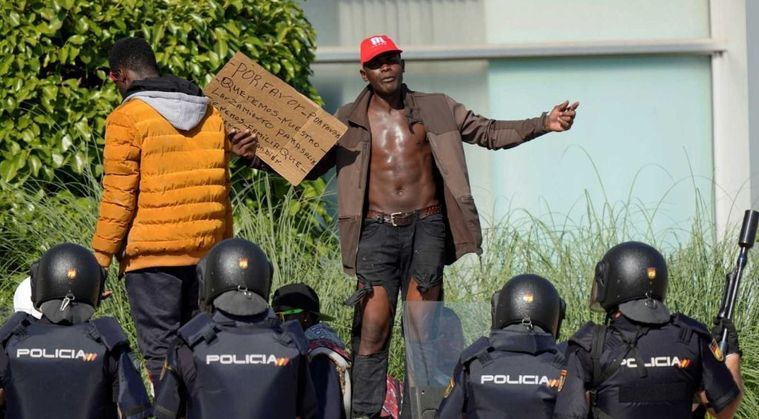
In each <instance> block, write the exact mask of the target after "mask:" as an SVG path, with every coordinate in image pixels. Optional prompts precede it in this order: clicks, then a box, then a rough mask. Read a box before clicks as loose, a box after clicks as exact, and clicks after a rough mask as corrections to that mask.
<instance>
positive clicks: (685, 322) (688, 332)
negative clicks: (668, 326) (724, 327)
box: [672, 313, 712, 343]
mask: <svg viewBox="0 0 759 419" xmlns="http://www.w3.org/2000/svg"><path fill="white" fill-rule="evenodd" d="M672 323H673V324H674V325H675V326H677V327H679V328H680V329H681V331H682V332H681V333H680V341H681V342H684V343H688V342H690V338H691V336H692V335H693V333H696V334H697V335H701V336H702V337H703V338H705V339H707V340H711V339H712V334H711V333H710V332H709V329H707V328H706V325H704V324H703V323H701V322H700V321H698V320H696V319H694V318H691V317H688V316H686V315H685V314H682V313H676V314H675V315H673V316H672Z"/></svg>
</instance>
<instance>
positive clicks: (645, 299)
mask: <svg viewBox="0 0 759 419" xmlns="http://www.w3.org/2000/svg"><path fill="white" fill-rule="evenodd" d="M666 296H667V263H666V261H665V260H664V256H662V254H661V253H659V251H658V250H656V249H655V248H653V247H651V246H649V245H647V244H645V243H641V242H635V241H630V242H625V243H621V244H618V245H616V246H614V247H612V248H611V249H609V251H608V252H606V254H605V255H604V257H603V259H601V261H600V262H598V264H597V265H596V274H595V280H594V282H593V290H592V291H591V300H590V308H591V309H593V310H596V311H605V312H607V313H609V312H611V311H613V310H616V309H619V311H621V312H622V314H624V315H625V316H626V317H628V318H630V319H632V320H635V321H638V322H642V323H651V324H660V323H665V322H667V321H668V320H669V317H670V314H669V310H667V307H666V306H665V305H664V299H665V298H666Z"/></svg>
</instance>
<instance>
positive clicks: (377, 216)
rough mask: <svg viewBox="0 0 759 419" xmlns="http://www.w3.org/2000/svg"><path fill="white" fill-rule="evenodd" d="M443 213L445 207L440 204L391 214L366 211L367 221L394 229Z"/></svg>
mask: <svg viewBox="0 0 759 419" xmlns="http://www.w3.org/2000/svg"><path fill="white" fill-rule="evenodd" d="M441 212H443V206H442V205H440V204H435V205H430V206H429V207H427V208H422V209H418V210H414V211H399V212H393V213H390V214H387V213H384V212H379V211H374V210H368V211H366V219H368V220H373V221H377V222H378V223H389V224H391V225H392V226H393V227H399V226H407V225H409V224H411V223H413V222H414V220H417V219H419V220H421V219H424V218H427V217H429V216H430V215H435V214H440V213H441Z"/></svg>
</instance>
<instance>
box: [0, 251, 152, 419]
mask: <svg viewBox="0 0 759 419" xmlns="http://www.w3.org/2000/svg"><path fill="white" fill-rule="evenodd" d="M105 278H106V273H105V271H104V270H103V269H102V268H101V267H100V265H98V263H97V260H95V256H94V255H93V254H92V252H90V251H89V250H87V249H85V248H83V247H81V246H78V245H76V244H70V243H65V244H61V245H58V246H55V247H53V248H51V249H50V250H49V251H47V252H46V253H45V254H44V255H43V256H42V258H41V259H40V260H39V261H38V262H36V263H34V264H33V265H32V269H31V288H32V291H31V295H32V301H33V303H34V308H36V309H37V310H39V311H40V312H42V317H41V318H40V319H37V318H35V317H34V316H32V315H30V314H27V313H25V312H18V313H16V314H15V315H13V317H11V318H10V319H9V320H8V321H7V322H6V323H5V324H4V325H3V327H2V328H0V342H2V351H0V385H2V387H3V390H2V391H3V393H4V396H5V397H4V401H5V415H6V417H8V418H53V417H54V418H71V419H102V418H112V419H115V418H117V417H119V410H120V412H121V417H124V418H146V417H148V416H150V414H151V409H150V402H149V400H148V396H147V393H146V392H145V387H144V385H143V383H142V379H141V377H140V374H139V372H138V371H137V369H136V368H135V367H134V363H133V360H132V357H131V356H132V352H131V350H130V348H129V341H128V340H127V338H126V336H125V334H124V332H123V331H122V329H121V327H120V326H119V324H118V323H117V322H116V320H115V319H113V318H111V317H101V318H99V319H95V320H90V318H91V317H92V315H93V313H94V312H95V309H96V308H97V306H98V304H99V302H100V297H101V293H102V291H103V286H104V283H105Z"/></svg>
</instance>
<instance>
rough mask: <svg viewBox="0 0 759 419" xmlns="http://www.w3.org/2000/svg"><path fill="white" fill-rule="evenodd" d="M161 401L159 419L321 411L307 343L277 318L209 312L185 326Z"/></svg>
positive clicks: (297, 327)
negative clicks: (318, 407) (314, 385)
mask: <svg viewBox="0 0 759 419" xmlns="http://www.w3.org/2000/svg"><path fill="white" fill-rule="evenodd" d="M178 334H179V339H178V340H177V342H176V343H175V344H174V345H173V347H172V348H170V349H169V352H168V355H167V360H166V365H165V366H164V371H163V373H162V374H161V383H160V391H159V393H158V398H157V400H156V402H155V405H156V407H155V414H156V418H175V417H183V416H182V415H183V410H184V409H185V408H186V417H187V418H188V419H196V418H205V419H209V418H211V419H213V418H248V419H256V418H260V419H268V418H282V419H287V418H295V417H296V416H298V417H300V418H303V419H309V418H313V417H314V416H315V414H316V399H315V395H314V388H313V384H312V382H311V378H310V371H309V367H308V359H307V351H308V344H307V342H306V339H305V336H304V335H303V331H302V329H301V328H300V325H298V324H297V322H286V323H281V322H280V321H279V319H277V318H276V316H274V315H273V313H266V314H264V315H262V316H257V317H251V316H246V317H239V316H232V315H228V314H224V313H222V312H221V311H216V312H215V313H214V314H213V315H210V314H207V313H201V314H199V315H198V316H196V317H195V318H193V319H192V320H191V321H190V322H188V323H187V324H186V325H184V326H183V327H182V328H180V329H179V333H178Z"/></svg>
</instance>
